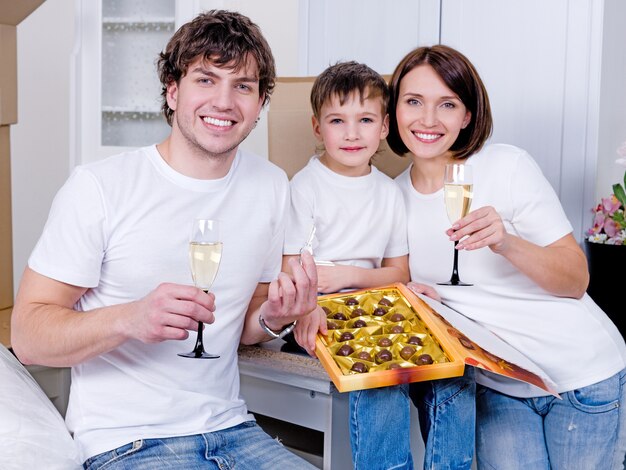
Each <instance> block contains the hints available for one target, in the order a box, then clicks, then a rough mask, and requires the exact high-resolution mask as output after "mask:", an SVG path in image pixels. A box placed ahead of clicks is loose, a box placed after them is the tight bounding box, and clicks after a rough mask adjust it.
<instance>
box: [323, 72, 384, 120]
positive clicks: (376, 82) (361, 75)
mask: <svg viewBox="0 0 626 470" xmlns="http://www.w3.org/2000/svg"><path fill="white" fill-rule="evenodd" d="M352 93H358V94H359V97H360V99H361V102H363V101H365V100H366V99H372V98H378V97H380V104H381V106H382V114H383V116H384V115H385V114H387V104H388V102H389V88H388V87H387V82H386V81H385V79H384V78H383V77H382V76H381V75H380V74H379V73H378V72H375V71H374V70H373V69H371V68H370V67H368V66H367V65H365V64H360V63H358V62H354V61H350V62H338V63H336V64H334V65H331V66H330V67H328V68H327V69H326V70H324V71H323V72H322V73H321V74H319V75H318V77H317V78H316V79H315V82H313V87H312V88H311V108H313V115H314V116H315V117H316V118H317V119H319V118H320V112H321V110H322V106H323V105H324V103H327V102H329V101H330V100H331V99H332V98H333V97H337V98H338V99H339V103H340V104H341V105H343V104H344V103H345V102H346V100H347V99H348V98H349V97H350V95H351V94H352Z"/></svg>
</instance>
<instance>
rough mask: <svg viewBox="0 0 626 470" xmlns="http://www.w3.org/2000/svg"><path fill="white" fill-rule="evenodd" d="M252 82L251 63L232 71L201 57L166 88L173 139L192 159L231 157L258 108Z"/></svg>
mask: <svg viewBox="0 0 626 470" xmlns="http://www.w3.org/2000/svg"><path fill="white" fill-rule="evenodd" d="M257 77H258V74H257V66H256V62H255V61H254V60H253V59H249V60H248V62H247V65H246V66H245V67H242V68H241V69H239V70H237V71H235V70H233V69H231V68H225V67H217V66H216V65H214V64H213V63H211V62H210V61H207V60H205V59H203V58H198V59H197V60H196V61H194V62H193V63H191V64H190V66H189V68H188V71H187V73H186V74H185V75H184V76H183V77H181V79H180V80H179V81H178V83H177V82H172V83H170V84H169V85H168V87H167V103H168V105H169V107H170V108H171V109H172V110H174V119H173V123H172V138H173V140H175V141H176V142H177V143H178V144H179V145H181V146H182V147H183V148H184V150H186V151H188V152H191V153H193V154H195V155H201V156H203V157H207V158H216V159H228V158H230V159H232V158H234V156H235V154H236V152H237V147H238V146H239V144H240V143H241V142H243V140H244V139H245V138H246V137H247V136H248V134H250V132H251V131H252V129H254V126H255V120H256V119H257V117H258V116H259V113H260V111H261V107H262V106H263V97H262V96H260V95H259V81H258V78H257Z"/></svg>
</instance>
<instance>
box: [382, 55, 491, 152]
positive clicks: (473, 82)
mask: <svg viewBox="0 0 626 470" xmlns="http://www.w3.org/2000/svg"><path fill="white" fill-rule="evenodd" d="M420 65H430V66H431V67H432V68H433V69H434V71H435V72H436V73H437V75H439V77H440V78H441V79H442V80H443V82H444V83H445V84H446V85H447V86H448V88H450V90H452V91H453V92H454V93H456V95H457V96H458V97H459V98H460V100H461V101H462V102H463V104H464V105H465V107H466V108H467V110H468V111H469V112H470V113H471V114H472V117H471V120H470V122H469V124H468V125H467V127H466V128H465V129H461V132H460V133H459V136H458V137H457V139H456V141H455V142H454V144H452V146H451V147H450V150H451V151H452V154H453V157H454V158H457V159H463V158H467V157H469V156H470V155H472V154H474V153H476V152H478V151H479V150H480V149H481V148H482V146H483V145H484V143H485V141H486V140H487V139H488V138H489V136H490V135H491V132H492V130H493V120H492V117H491V107H490V105H489V97H488V95H487V90H486V89H485V85H484V84H483V82H482V80H481V79H480V76H479V75H478V72H477V71H476V69H475V68H474V66H473V65H472V63H471V62H470V61H469V59H467V57H465V56H464V55H463V54H461V53H460V52H459V51H457V50H456V49H453V48H451V47H449V46H444V45H442V44H438V45H435V46H432V47H418V48H417V49H414V50H413V51H411V52H409V53H408V54H407V55H406V56H405V57H404V58H403V59H402V60H401V61H400V63H399V64H398V66H397V67H396V70H395V71H394V72H393V75H392V76H391V81H390V83H389V91H390V98H389V135H388V136H387V143H388V144H389V147H390V148H391V150H393V151H394V152H395V153H396V154H398V155H404V154H406V153H407V152H408V151H409V149H408V148H407V147H406V145H404V142H402V139H401V138H400V134H399V132H398V120H397V118H396V108H397V106H398V98H399V97H398V94H399V93H400V82H401V81H402V79H403V78H404V76H405V75H406V74H408V73H409V72H410V71H411V70H413V69H414V68H415V67H418V66H420Z"/></svg>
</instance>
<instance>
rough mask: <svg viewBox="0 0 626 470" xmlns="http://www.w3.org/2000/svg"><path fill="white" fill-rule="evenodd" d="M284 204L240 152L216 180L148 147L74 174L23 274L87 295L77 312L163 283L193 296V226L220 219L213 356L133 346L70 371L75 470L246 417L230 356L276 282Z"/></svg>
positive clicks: (209, 330)
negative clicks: (248, 316)
mask: <svg viewBox="0 0 626 470" xmlns="http://www.w3.org/2000/svg"><path fill="white" fill-rule="evenodd" d="M288 201H289V187H288V181H287V177H286V175H285V174H284V172H282V170H280V169H278V168H277V167H275V166H274V165H273V164H271V163H269V162H267V161H266V160H264V159H261V158H259V157H256V156H254V155H250V154H245V153H244V152H243V151H239V152H238V154H237V156H236V158H235V160H234V162H233V165H232V167H231V169H230V171H229V173H228V174H227V175H226V176H225V177H223V178H221V179H219V180H197V179H193V178H189V177H186V176H184V175H181V174H179V173H177V172H176V171H174V170H173V169H172V168H171V167H169V166H168V165H167V164H166V163H165V161H164V160H163V159H162V158H161V156H160V155H159V153H158V151H157V150H156V147H155V146H151V147H146V148H142V149H139V150H136V151H132V152H128V153H124V154H121V155H117V156H114V157H111V158H108V159H105V160H102V161H100V162H96V163H93V164H89V165H85V166H82V167H78V168H77V169H76V170H75V171H74V172H73V174H72V175H71V177H70V178H69V180H68V181H67V183H66V184H65V186H64V187H63V188H61V190H60V191H59V193H58V194H57V196H56V198H55V200H54V202H53V205H52V209H51V211H50V216H49V219H48V222H47V223H46V227H45V229H44V232H43V235H42V236H41V238H40V240H39V242H38V244H37V246H36V247H35V249H34V251H33V253H32V255H31V257H30V260H29V266H30V268H31V269H33V270H34V271H36V272H38V273H40V274H43V275H45V276H47V277H50V278H53V279H56V280H58V281H62V282H65V283H68V284H71V285H76V286H83V287H87V288H88V290H87V291H86V292H85V294H84V295H83V296H82V297H81V298H80V299H79V301H78V303H77V305H76V308H77V310H79V311H84V312H85V313H84V315H89V310H92V309H95V308H98V307H104V306H109V305H115V304H121V303H126V302H131V301H135V300H137V299H141V298H143V297H144V296H146V295H147V294H148V293H149V292H151V291H152V290H153V289H155V288H156V287H157V286H158V285H159V284H160V283H163V282H172V283H179V284H187V285H192V284H193V281H192V278H191V273H190V268H189V261H188V242H189V234H190V229H191V222H192V220H193V218H194V217H199V216H204V217H207V218H214V219H219V220H221V234H222V240H223V244H224V246H223V253H222V260H221V264H220V267H219V271H218V274H217V277H216V279H215V283H214V285H213V287H212V289H211V291H212V292H214V293H215V298H216V299H215V304H216V311H215V323H213V324H211V325H206V326H205V329H204V344H205V347H206V348H207V349H208V350H209V351H210V352H212V353H217V354H219V355H220V356H221V357H220V358H219V359H214V360H199V359H188V358H182V357H179V356H178V355H177V354H178V353H180V352H189V351H191V350H192V349H193V346H194V343H195V337H196V334H195V332H193V331H190V334H189V338H188V339H187V340H186V341H165V342H162V343H158V344H144V343H142V342H140V341H137V340H129V341H127V342H125V343H124V344H122V345H121V346H120V347H118V348H116V349H114V350H112V351H111V352H109V353H106V354H103V355H101V356H99V357H96V358H94V359H91V360H88V361H86V362H84V363H81V364H79V365H77V366H75V367H73V368H72V384H71V393H70V403H69V408H68V411H67V424H68V427H69V429H70V431H72V432H73V434H74V438H75V439H76V442H77V443H78V445H79V447H80V451H81V455H82V458H83V460H84V459H85V458H87V457H90V456H93V455H96V454H99V453H101V452H104V451H107V450H110V449H113V448H116V447H119V446H120V445H123V444H125V443H128V442H131V441H133V440H136V439H141V438H155V437H166V436H178V435H191V434H197V433H203V432H210V431H215V430H219V429H224V428H228V427H231V426H234V425H237V424H240V423H241V422H243V421H246V420H251V419H253V417H252V416H251V415H249V414H248V413H247V409H246V406H245V403H244V402H243V400H242V399H241V398H240V396H239V373H238V367H237V347H238V345H239V340H240V336H241V331H242V329H243V323H244V318H245V313H246V310H247V307H248V304H249V301H250V299H251V296H252V294H253V292H254V290H255V288H256V287H257V284H258V283H259V282H269V281H271V280H272V279H274V278H275V277H276V276H277V274H278V272H279V271H280V264H281V257H282V246H283V237H284V223H285V216H286V212H287V206H288Z"/></svg>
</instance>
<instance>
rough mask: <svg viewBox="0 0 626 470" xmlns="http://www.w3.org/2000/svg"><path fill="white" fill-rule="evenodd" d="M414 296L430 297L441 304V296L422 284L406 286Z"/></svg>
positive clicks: (412, 283) (411, 283)
mask: <svg viewBox="0 0 626 470" xmlns="http://www.w3.org/2000/svg"><path fill="white" fill-rule="evenodd" d="M406 286H407V287H408V288H409V289H410V290H411V291H412V292H413V293H414V294H423V295H425V296H426V297H430V298H431V299H433V300H436V301H437V302H441V296H440V295H439V294H438V293H437V291H436V290H435V289H434V288H433V287H431V286H429V285H428V284H420V283H417V282H413V281H411V282H409V283H408V284H407V285H406Z"/></svg>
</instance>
